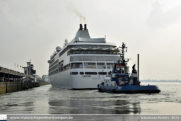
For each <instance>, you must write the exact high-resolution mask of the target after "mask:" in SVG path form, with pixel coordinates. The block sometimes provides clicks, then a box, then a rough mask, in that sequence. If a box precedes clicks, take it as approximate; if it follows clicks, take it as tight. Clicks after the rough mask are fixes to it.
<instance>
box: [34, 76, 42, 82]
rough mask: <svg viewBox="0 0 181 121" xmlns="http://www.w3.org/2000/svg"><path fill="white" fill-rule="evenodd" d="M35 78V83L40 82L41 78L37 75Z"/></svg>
mask: <svg viewBox="0 0 181 121" xmlns="http://www.w3.org/2000/svg"><path fill="white" fill-rule="evenodd" d="M34 76H35V82H41V81H42V78H41V77H40V76H39V75H34Z"/></svg>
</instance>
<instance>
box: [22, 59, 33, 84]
mask: <svg viewBox="0 0 181 121" xmlns="http://www.w3.org/2000/svg"><path fill="white" fill-rule="evenodd" d="M23 68H24V74H25V76H26V77H25V79H24V80H25V81H28V80H29V81H35V78H34V76H33V75H35V74H36V70H34V69H33V64H31V62H27V67H23Z"/></svg>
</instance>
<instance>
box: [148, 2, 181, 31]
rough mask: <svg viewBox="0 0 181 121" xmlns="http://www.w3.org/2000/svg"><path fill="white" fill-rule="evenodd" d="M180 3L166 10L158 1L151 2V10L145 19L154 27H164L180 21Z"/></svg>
mask: <svg viewBox="0 0 181 121" xmlns="http://www.w3.org/2000/svg"><path fill="white" fill-rule="evenodd" d="M180 15H181V5H178V6H176V7H174V8H173V9H170V10H168V11H164V10H163V6H162V5H161V3H159V2H158V1H156V2H154V3H152V11H151V12H150V15H149V17H148V19H147V24H148V25H149V26H152V27H155V28H165V27H168V26H170V25H172V24H175V23H178V22H179V21H180V17H181V16H180Z"/></svg>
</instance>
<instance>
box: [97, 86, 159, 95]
mask: <svg viewBox="0 0 181 121" xmlns="http://www.w3.org/2000/svg"><path fill="white" fill-rule="evenodd" d="M98 90H99V92H109V93H129V94H134V93H159V92H160V90H159V89H158V87H157V86H155V85H150V86H138V85H128V86H118V87H110V86H103V85H102V86H101V87H98Z"/></svg>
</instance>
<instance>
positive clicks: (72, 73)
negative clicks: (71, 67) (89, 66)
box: [70, 72, 107, 75]
mask: <svg viewBox="0 0 181 121" xmlns="http://www.w3.org/2000/svg"><path fill="white" fill-rule="evenodd" d="M79 74H80V75H84V72H80V73H79ZM85 74H86V75H97V72H85ZM98 74H99V75H107V72H98ZM70 75H78V72H70Z"/></svg>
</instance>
